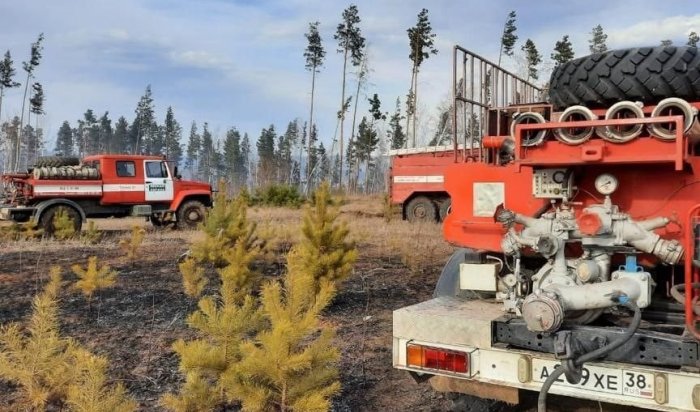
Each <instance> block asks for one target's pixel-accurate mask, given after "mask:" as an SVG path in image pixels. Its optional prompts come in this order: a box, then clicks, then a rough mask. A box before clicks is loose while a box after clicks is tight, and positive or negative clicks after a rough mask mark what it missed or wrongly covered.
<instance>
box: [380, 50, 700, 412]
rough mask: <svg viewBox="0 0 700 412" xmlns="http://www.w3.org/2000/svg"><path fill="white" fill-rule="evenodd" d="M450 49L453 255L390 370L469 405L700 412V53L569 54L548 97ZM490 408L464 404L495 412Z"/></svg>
mask: <svg viewBox="0 0 700 412" xmlns="http://www.w3.org/2000/svg"><path fill="white" fill-rule="evenodd" d="M453 57H454V72H453V81H454V84H453V86H454V91H455V95H454V104H453V116H452V121H453V133H454V136H453V137H454V142H453V150H452V152H451V154H452V159H451V160H452V163H451V164H450V165H448V166H445V167H444V187H445V189H446V191H447V193H448V194H449V196H450V198H451V199H452V204H451V212H450V214H449V215H448V216H447V217H446V218H445V222H444V225H443V232H444V237H445V239H446V240H447V241H448V242H450V243H451V244H453V245H454V246H456V248H457V249H456V251H455V253H454V255H453V256H452V257H451V258H450V260H449V261H448V262H447V264H446V266H445V267H444V269H443V271H442V273H441V275H440V277H439V279H438V281H437V285H436V288H435V293H434V298H433V299H431V300H429V301H426V302H422V303H419V304H416V305H412V306H408V307H405V308H401V309H398V310H396V311H394V319H393V364H394V366H395V367H396V368H400V369H404V370H407V371H409V372H410V373H411V374H412V376H414V377H415V378H416V380H418V381H429V382H430V383H431V385H432V386H433V387H434V388H435V389H437V390H440V391H445V392H453V393H459V394H465V395H468V396H477V397H481V398H491V399H498V400H501V401H506V402H509V403H518V402H520V400H521V399H522V398H521V395H522V393H523V391H538V392H539V395H538V409H539V410H540V411H544V410H546V400H547V393H549V392H551V393H555V394H560V395H566V396H571V397H575V398H582V399H589V400H594V401H600V402H608V403H612V404H617V405H630V406H636V407H641V408H648V409H655V410H664V411H679V410H684V411H685V410H700V362H699V357H698V356H699V355H698V352H699V351H700V344H699V340H700V325H699V323H698V320H699V316H700V303H698V302H699V300H700V293H699V292H700V291H699V289H700V191H698V189H697V188H698V186H697V184H698V183H700V125H699V124H698V121H697V116H696V115H697V112H698V109H700V52H699V51H698V49H697V48H693V47H648V48H636V49H626V50H614V51H608V52H605V53H597V54H593V55H591V56H586V57H583V58H579V59H575V60H572V61H570V62H567V63H564V64H561V65H560V66H558V67H557V68H556V69H555V70H554V72H553V74H552V78H551V80H550V82H549V87H550V89H549V91H548V95H549V102H542V101H541V99H542V97H543V96H542V94H543V93H542V91H541V90H539V89H538V88H537V87H536V86H534V85H532V84H530V83H529V82H527V81H526V80H524V79H522V78H520V77H518V76H516V75H514V74H512V73H510V72H508V71H506V70H504V69H502V68H500V67H498V66H497V65H495V64H493V63H491V62H489V61H488V60H486V59H484V58H482V57H480V56H478V55H476V54H474V53H472V52H469V51H467V50H465V49H463V48H461V47H459V46H456V47H455V48H454V56H453ZM464 119H476V120H478V122H479V127H480V128H481V131H482V133H481V136H482V137H481V138H479V139H478V141H476V142H473V141H468V139H467V137H466V136H467V133H465V129H467V127H465V125H467V124H468V122H465V121H464ZM472 123H473V122H472ZM459 144H464V147H470V148H471V147H474V146H478V147H477V148H473V149H461V148H460V146H459ZM440 162H442V160H440ZM464 399H465V398H462V400H464ZM480 402H481V401H480V400H479V399H477V398H473V397H472V398H468V401H467V403H468V404H469V405H470V407H471V408H472V409H469V410H490V408H493V407H494V404H493V403H489V402H483V403H480ZM496 408H502V405H497V406H496ZM498 410H500V409H498Z"/></svg>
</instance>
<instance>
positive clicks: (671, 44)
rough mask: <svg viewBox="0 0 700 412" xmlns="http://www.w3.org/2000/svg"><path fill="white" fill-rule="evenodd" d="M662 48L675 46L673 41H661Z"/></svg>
mask: <svg viewBox="0 0 700 412" xmlns="http://www.w3.org/2000/svg"><path fill="white" fill-rule="evenodd" d="M660 46H663V47H668V46H673V40H670V39H666V40H661V43H660Z"/></svg>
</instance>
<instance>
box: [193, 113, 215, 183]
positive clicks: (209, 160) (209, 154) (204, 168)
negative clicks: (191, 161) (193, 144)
mask: <svg viewBox="0 0 700 412" xmlns="http://www.w3.org/2000/svg"><path fill="white" fill-rule="evenodd" d="M197 157H198V158H199V165H198V166H199V167H198V168H197V175H198V176H199V179H201V180H204V181H206V182H212V181H213V180H212V175H213V172H214V165H215V163H214V160H215V159H214V139H213V138H212V135H211V132H210V131H209V124H208V123H207V122H204V126H203V127H202V143H201V146H200V147H199V154H198V155H197Z"/></svg>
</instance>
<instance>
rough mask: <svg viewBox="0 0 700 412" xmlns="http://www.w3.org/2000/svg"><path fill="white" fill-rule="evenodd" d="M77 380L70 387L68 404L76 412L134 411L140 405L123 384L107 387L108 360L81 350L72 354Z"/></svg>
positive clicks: (67, 398) (75, 378)
mask: <svg viewBox="0 0 700 412" xmlns="http://www.w3.org/2000/svg"><path fill="white" fill-rule="evenodd" d="M73 357H74V361H75V369H76V370H75V371H74V372H75V377H74V381H73V383H72V384H71V385H70V386H69V387H68V393H67V396H66V404H67V405H68V407H69V408H70V410H71V411H76V412H78V411H79V412H131V411H135V410H136V407H137V404H136V402H134V400H133V399H130V398H129V397H128V396H127V395H126V390H125V389H124V387H123V386H122V385H121V384H117V385H116V386H114V387H109V386H106V381H107V376H106V371H107V366H108V362H107V359H105V358H103V357H101V356H96V355H93V354H92V353H90V352H88V351H86V350H84V349H78V350H75V351H74V353H73Z"/></svg>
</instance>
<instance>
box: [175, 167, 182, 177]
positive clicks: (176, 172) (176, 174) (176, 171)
mask: <svg viewBox="0 0 700 412" xmlns="http://www.w3.org/2000/svg"><path fill="white" fill-rule="evenodd" d="M173 174H174V175H175V178H176V179H178V180H180V179H182V175H181V174H180V172H178V170H177V166H175V170H173Z"/></svg>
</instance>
